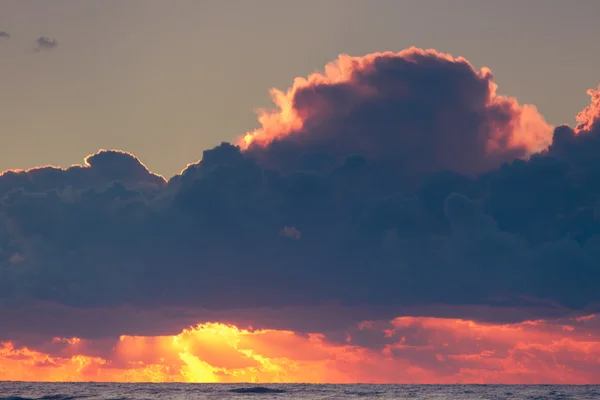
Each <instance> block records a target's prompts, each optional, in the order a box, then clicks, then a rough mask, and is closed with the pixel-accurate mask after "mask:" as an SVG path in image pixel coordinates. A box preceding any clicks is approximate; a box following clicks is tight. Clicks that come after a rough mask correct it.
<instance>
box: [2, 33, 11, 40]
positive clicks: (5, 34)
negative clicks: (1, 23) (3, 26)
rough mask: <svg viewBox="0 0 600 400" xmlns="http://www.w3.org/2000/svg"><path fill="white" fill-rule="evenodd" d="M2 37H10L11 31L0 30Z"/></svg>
mask: <svg viewBox="0 0 600 400" xmlns="http://www.w3.org/2000/svg"><path fill="white" fill-rule="evenodd" d="M0 39H10V33H8V32H5V31H0Z"/></svg>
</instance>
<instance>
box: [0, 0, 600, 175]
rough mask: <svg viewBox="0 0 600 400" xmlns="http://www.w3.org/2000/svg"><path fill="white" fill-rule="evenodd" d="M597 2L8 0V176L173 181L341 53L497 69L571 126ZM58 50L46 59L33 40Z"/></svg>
mask: <svg viewBox="0 0 600 400" xmlns="http://www.w3.org/2000/svg"><path fill="white" fill-rule="evenodd" d="M598 15H600V2H597V1H595V0H579V1H573V2H570V1H566V0H565V1H559V0H520V1H517V0H507V1H480V0H452V1H450V0H436V1H433V0H415V1H413V0H406V1H402V0H395V1H394V0H373V1H367V0H364V1H361V0H318V1H317V0H305V1H290V0H279V1H275V0H239V1H238V0H236V1H234V0H228V1H224V0H219V1H213V0H206V1H200V0H172V1H167V0H97V1H93V0H37V1H34V0H0V31H5V32H8V33H9V34H10V38H0V132H1V136H0V148H2V157H0V169H2V170H4V169H8V168H29V167H33V166H36V165H43V164H54V165H61V166H68V165H71V164H74V163H81V161H82V159H83V157H84V156H85V155H87V154H89V153H92V152H95V151H96V150H98V149H100V148H118V149H123V150H127V151H130V152H132V153H134V154H135V155H137V156H138V157H140V158H141V160H142V161H143V162H144V163H145V164H146V165H147V166H148V167H149V168H150V169H152V170H153V171H156V172H158V173H161V174H164V175H166V176H171V175H173V174H175V173H178V172H179V171H180V170H181V169H182V168H183V167H185V165H186V164H187V163H189V162H193V161H196V160H197V159H198V158H200V157H201V154H202V151H203V150H204V149H206V148H210V147H212V146H214V145H215V144H217V143H219V142H221V141H224V140H232V139H234V138H236V137H237V136H239V135H241V134H243V133H244V132H246V131H249V130H252V129H254V128H255V127H256V126H257V121H256V117H255V113H254V110H255V109H256V108H259V107H265V106H270V104H271V103H270V99H269V95H268V89H269V88H271V87H277V88H281V89H285V88H287V87H288V86H290V84H291V83H292V81H293V79H294V77H296V76H306V75H308V74H310V73H311V72H313V71H315V70H319V69H321V68H322V67H323V66H324V65H325V64H326V63H327V62H328V61H331V60H333V59H335V58H336V57H337V55H338V54H339V53H348V54H351V55H363V54H365V53H369V52H375V51H385V50H391V51H399V50H402V49H404V48H407V47H410V46H417V47H425V48H430V47H431V48H435V49H437V50H439V51H443V52H448V53H451V54H453V55H454V56H464V57H466V58H467V59H468V60H470V61H471V62H472V63H473V65H474V66H475V67H476V68H480V67H481V66H484V65H485V66H488V67H490V68H491V69H492V71H493V72H494V75H495V77H496V81H497V83H498V84H499V91H500V92H501V93H503V94H508V95H512V96H516V97H517V98H518V99H519V101H520V102H521V103H532V104H535V105H536V106H537V107H538V108H539V110H540V112H541V113H542V114H543V115H544V116H545V117H546V119H547V120H548V122H549V123H551V124H560V123H569V124H572V123H573V121H574V115H575V114H576V113H577V112H578V111H579V110H581V109H582V108H583V107H584V106H585V105H586V104H588V102H589V99H588V96H587V95H586V94H585V90H586V89H588V88H590V87H595V86H596V85H597V84H598V83H599V82H600V73H599V72H598V65H600V53H598V52H597V51H595V49H596V47H597V40H598V39H597V38H598V34H599V33H600V28H598V25H597V21H596V19H597V16H598ZM41 36H45V37H48V38H51V39H56V40H57V41H58V43H59V45H58V46H56V47H54V48H52V49H43V50H44V51H39V52H35V51H34V50H35V46H36V40H37V39H38V38H39V37H41Z"/></svg>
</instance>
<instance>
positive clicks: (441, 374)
mask: <svg viewBox="0 0 600 400" xmlns="http://www.w3.org/2000/svg"><path fill="white" fill-rule="evenodd" d="M361 335H363V336H362V344H361V345H359V344H357V343H358V342H357V340H356V339H357V338H359V336H361ZM364 335H367V336H364ZM369 335H370V336H369ZM374 338H378V339H377V340H379V339H381V340H383V342H377V343H376V342H374ZM106 344H107V343H106V340H85V339H77V338H70V339H66V338H54V339H51V340H49V341H47V342H45V343H44V344H42V345H39V346H34V347H36V348H35V349H33V348H28V347H19V346H17V345H15V344H14V343H13V342H5V343H3V344H2V345H1V346H2V347H0V376H2V378H3V379H6V380H25V381H126V382H142V381H150V382H263V383H266V382H313V383H325V382H336V383H351V382H373V383H457V382H459V383H577V384H584V383H598V382H600V368H598V367H599V366H600V317H598V316H597V315H591V316H587V317H584V318H576V319H570V320H564V321H526V322H522V323H517V324H487V323H477V322H473V321H468V320H459V319H444V318H425V317H401V318H397V319H395V320H393V321H391V322H385V321H379V322H378V321H372V322H365V323H363V324H360V325H359V326H358V327H357V328H356V330H355V331H351V332H349V333H348V334H347V336H346V341H345V342H341V343H334V342H332V341H329V340H327V338H326V337H325V335H323V334H308V335H301V334H297V333H295V332H291V331H284V330H269V329H263V330H254V329H251V328H248V329H241V328H238V327H235V326H232V325H225V324H221V323H206V324H200V325H197V326H195V327H192V328H189V329H185V330H183V331H182V332H181V333H180V334H178V335H175V336H156V337H141V336H122V337H120V338H119V339H117V340H116V341H114V340H113V342H112V343H111V346H106Z"/></svg>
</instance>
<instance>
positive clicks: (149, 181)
mask: <svg viewBox="0 0 600 400" xmlns="http://www.w3.org/2000/svg"><path fill="white" fill-rule="evenodd" d="M590 94H591V95H592V97H593V102H592V105H591V106H590V107H588V108H586V110H584V111H583V112H582V113H581V114H580V115H579V117H578V118H579V125H578V127H576V128H575V129H571V128H569V127H567V126H560V127H557V128H556V129H554V130H552V128H550V127H549V126H548V125H547V124H546V123H545V122H544V120H543V118H542V117H541V116H540V115H539V114H538V113H537V111H535V108H534V107H533V106H529V105H520V104H519V103H518V102H517V101H516V100H515V99H514V98H510V97H506V96H500V95H498V94H497V93H496V84H495V83H494V81H493V79H492V74H491V72H490V70H489V69H482V70H480V71H476V70H475V69H474V68H473V67H472V66H471V65H470V64H469V63H468V62H467V61H466V60H464V59H462V58H453V57H451V56H449V55H445V54H441V53H438V52H435V51H432V50H428V51H425V50H419V49H409V50H406V51H403V52H401V53H398V54H393V53H383V54H373V55H367V56H365V57H348V56H342V57H341V58H340V59H339V60H338V61H337V62H336V63H334V64H330V65H329V66H328V67H327V68H326V72H325V73H324V74H314V75H311V76H310V77H309V78H308V79H297V80H296V81H295V83H294V86H293V87H292V88H291V89H290V90H288V91H286V92H274V99H275V101H276V105H277V106H278V107H279V108H278V110H276V111H273V112H265V113H263V114H261V115H260V122H261V128H259V129H258V130H256V131H253V132H251V133H250V134H249V136H247V138H248V139H247V140H248V145H246V144H244V146H242V147H240V146H236V145H233V144H229V143H223V144H221V145H219V146H216V147H215V148H213V149H210V150H206V151H204V153H203V157H202V160H201V161H200V162H198V163H196V164H191V165H189V166H188V167H187V168H186V169H185V170H184V171H182V173H181V174H180V175H178V176H176V177H173V178H171V179H170V180H169V181H168V182H167V181H166V180H165V179H164V178H162V177H160V176H158V175H156V174H153V173H152V172H150V171H149V170H148V168H146V167H145V166H144V165H143V164H142V163H141V161H140V160H138V159H137V158H136V157H134V156H133V155H131V154H128V153H124V152H119V151H114V150H111V151H101V152H99V153H97V154H94V155H91V156H89V157H87V158H86V162H85V164H84V165H82V166H72V167H70V168H66V169H62V168H57V167H40V168H34V169H30V170H27V171H7V172H5V173H3V174H2V175H1V176H0V197H1V198H2V202H1V203H0V304H1V305H2V306H1V307H0V310H4V312H5V313H6V315H8V317H7V318H6V319H3V320H11V321H13V323H12V324H11V327H12V328H10V329H12V331H11V330H10V329H9V328H2V327H0V336H2V337H4V338H6V339H7V340H10V339H11V338H14V336H15V335H17V336H19V335H21V336H24V335H26V334H28V333H34V332H41V331H43V332H50V331H52V330H53V329H58V328H56V327H55V326H54V325H55V322H53V321H55V320H56V318H58V315H60V318H61V321H63V322H62V326H64V327H69V331H71V332H73V333H72V335H77V336H78V337H81V338H82V339H86V338H88V337H91V336H94V335H98V334H99V332H102V335H104V336H111V335H113V336H118V335H120V334H123V332H124V331H131V330H134V329H137V331H135V332H134V333H132V334H135V335H144V334H156V329H158V328H157V325H159V326H161V325H162V326H163V327H164V329H167V330H168V332H167V333H171V334H173V333H174V330H176V329H179V330H180V329H181V328H182V327H183V326H187V325H189V324H193V323H197V322H202V321H207V318H213V320H219V321H222V320H223V319H229V321H230V322H232V323H238V322H239V321H244V322H247V323H248V324H259V325H260V326H263V327H275V326H276V327H277V328H278V329H282V330H285V329H293V330H294V331H297V332H303V333H306V332H310V331H318V332H325V334H329V332H328V331H329V330H330V331H331V335H332V337H333V336H334V335H335V334H336V333H335V332H337V334H339V333H340V332H343V330H344V328H345V327H348V326H353V325H355V324H356V323H358V322H360V321H363V320H365V319H379V320H388V321H389V320H392V319H394V318H395V317H398V316H399V315H404V316H407V315H413V316H424V315H428V316H430V317H450V316H452V317H453V318H458V319H461V318H472V319H475V320H477V321H484V320H485V321H488V322H498V323H499V322H506V321H507V320H510V322H512V323H517V322H519V321H523V320H526V319H538V318H547V317H548V318H549V317H552V318H558V317H567V316H568V317H572V316H577V315H584V314H591V313H594V312H597V311H598V305H599V304H600V291H599V290H598V285H597V282H598V281H599V279H600V252H599V251H598V250H597V249H598V248H600V247H599V246H598V244H599V241H600V236H599V233H600V222H599V221H600V216H599V210H600V208H599V204H598V202H597V200H596V199H598V198H600V175H599V174H600V164H599V163H600V161H597V160H598V158H597V157H596V156H595V155H596V154H598V153H599V152H600V139H599V138H600V125H599V124H598V123H597V121H598V120H599V118H600V117H599V115H598V107H597V103H598V96H597V92H595V91H592V92H590ZM290 238H291V239H300V240H289V239H290ZM41 305H43V307H48V310H52V313H55V314H56V315H55V314H53V315H55V318H54V319H48V318H41V317H40V315H42V314H41V313H40V312H39V310H40V308H39V307H42V306H41ZM331 305H335V307H334V309H335V310H336V311H335V312H323V311H322V310H324V309H327V307H329V306H331ZM127 307H131V309H133V310H139V313H141V314H143V315H146V314H144V313H148V315H153V317H152V318H150V317H148V318H147V319H145V321H150V320H154V321H155V322H152V323H150V322H148V323H147V324H140V325H138V326H137V328H134V327H132V325H131V324H132V321H134V319H133V318H132V317H131V315H133V314H132V313H133V312H132V311H131V312H130V311H123V310H128V308H127ZM15 310H18V311H15ZM92 310H93V312H92ZM174 310H175V311H174ZM290 310H295V311H294V312H291V311H290ZM298 310H302V311H298ZM307 310H308V311H307ZM311 310H312V311H311ZM317 310H321V311H317ZM112 313H114V315H113V314H112ZM81 315H102V316H103V317H102V318H100V317H98V318H94V319H93V320H90V319H89V318H88V319H86V318H82V317H81ZM110 315H113V317H112V319H110V318H108V316H110ZM124 315H128V316H129V317H124ZM139 318H142V317H141V316H140V317H139ZM144 318H145V317H144ZM135 320H136V321H137V319H135ZM94 321H96V322H94ZM100 322H102V325H104V326H99V324H100ZM315 325H317V326H315ZM318 326H320V327H321V328H319V327H318ZM329 328H330V329H329ZM65 329H66V328H65ZM175 333H176V331H175ZM54 334H57V333H56V332H55V333H54ZM165 334H166V333H165ZM60 336H64V337H69V335H68V332H61V333H60Z"/></svg>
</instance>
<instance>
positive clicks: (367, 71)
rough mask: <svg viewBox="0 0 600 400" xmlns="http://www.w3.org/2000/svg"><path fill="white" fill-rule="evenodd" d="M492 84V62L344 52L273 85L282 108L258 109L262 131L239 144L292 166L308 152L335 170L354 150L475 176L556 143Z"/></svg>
mask: <svg viewBox="0 0 600 400" xmlns="http://www.w3.org/2000/svg"><path fill="white" fill-rule="evenodd" d="M496 89H497V85H496V83H495V82H494V80H493V75H492V73H491V71H490V70H489V69H488V68H482V69H481V70H479V71H477V70H475V69H474V68H473V67H472V66H471V64H470V63H469V62H468V61H467V60H465V59H464V58H460V57H459V58H454V57H452V56H450V55H448V54H443V53H439V52H437V51H435V50H421V49H416V48H411V49H408V50H404V51H401V52H400V53H391V52H388V53H376V54H370V55H367V56H364V57H350V56H346V55H343V56H340V58H339V59H338V60H337V61H336V62H333V63H330V64H328V65H327V66H326V68H325V72H324V73H322V74H321V73H315V74H313V75H311V76H309V77H308V78H307V79H302V78H298V79H296V80H295V82H294V85H293V86H292V87H291V88H290V89H288V90H287V91H278V90H273V91H272V92H271V94H272V97H273V101H274V102H275V104H276V105H277V109H276V110H273V111H263V112H261V113H260V116H259V120H260V123H261V128H259V129H257V130H255V131H252V132H249V133H247V134H246V135H245V136H244V138H243V140H242V141H241V144H242V146H243V147H248V151H249V152H251V153H253V154H255V156H256V157H257V158H259V159H260V160H261V162H263V163H266V164H267V165H269V166H275V167H279V168H281V167H284V168H286V169H290V168H291V169H293V168H298V167H301V166H303V164H302V163H304V164H306V163H307V162H309V161H308V160H306V159H303V158H302V157H303V156H310V155H313V156H319V157H321V159H319V160H315V159H313V160H312V161H313V163H314V164H313V166H312V167H313V168H318V167H319V166H320V167H321V168H323V167H325V168H330V167H332V166H333V163H335V162H340V161H341V160H342V159H343V158H344V157H345V156H347V155H349V154H353V153H358V154H362V155H364V156H366V157H368V158H369V159H370V160H373V161H376V162H378V163H382V164H384V165H385V166H386V167H388V168H397V169H399V171H398V173H399V174H400V175H403V176H405V177H406V176H409V177H414V176H415V175H421V174H423V173H430V172H434V171H439V170H444V169H452V170H454V171H456V172H461V173H468V174H477V173H481V172H484V171H486V170H489V169H491V168H494V167H497V166H499V165H500V164H501V163H503V162H505V161H511V160H512V159H514V158H524V157H526V156H527V155H528V154H529V153H531V152H533V151H538V150H541V149H543V148H545V147H546V146H547V145H548V144H549V142H550V140H551V132H552V129H551V127H549V126H548V125H547V124H546V122H545V121H544V119H543V118H542V117H541V116H540V115H539V114H538V113H537V110H536V109H535V107H533V106H531V105H524V106H522V105H520V104H519V103H518V102H517V101H516V99H514V98H510V97H506V96H501V95H498V94H497V93H496ZM319 163H320V164H319ZM309 168H310V167H309Z"/></svg>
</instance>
